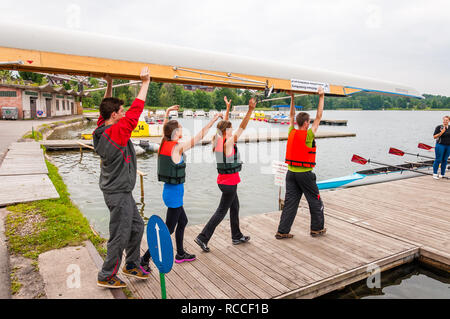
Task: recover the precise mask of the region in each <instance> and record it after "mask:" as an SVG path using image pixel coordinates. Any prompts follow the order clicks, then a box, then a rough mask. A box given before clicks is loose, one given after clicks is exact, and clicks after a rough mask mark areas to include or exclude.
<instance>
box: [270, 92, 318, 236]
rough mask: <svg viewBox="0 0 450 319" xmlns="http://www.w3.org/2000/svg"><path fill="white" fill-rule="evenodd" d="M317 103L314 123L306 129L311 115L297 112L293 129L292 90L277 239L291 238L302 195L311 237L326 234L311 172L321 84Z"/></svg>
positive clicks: (314, 159) (316, 189)
mask: <svg viewBox="0 0 450 319" xmlns="http://www.w3.org/2000/svg"><path fill="white" fill-rule="evenodd" d="M318 94H319V106H318V107H317V115H316V118H315V119H314V122H313V124H312V126H311V128H309V124H310V117H309V114H308V113H305V112H300V113H299V114H297V117H296V122H297V125H298V129H295V128H294V126H295V121H294V117H295V102H294V93H293V92H291V108H290V127H289V137H288V142H287V149H286V163H287V164H288V172H287V175H286V196H285V201H284V207H283V211H282V213H281V217H280V223H279V226H278V232H277V233H276V235H275V238H276V239H285V238H292V237H294V235H292V234H290V233H289V232H290V231H291V227H292V224H293V223H294V219H295V216H296V215H297V210H298V207H299V203H300V199H301V198H302V195H303V194H305V197H306V200H307V201H308V205H309V212H310V214H311V231H310V234H311V236H313V237H317V236H322V235H324V234H325V233H326V228H324V223H325V221H324V215H323V209H324V207H323V202H322V199H321V198H320V193H319V188H318V187H317V184H316V174H314V173H313V172H312V170H313V168H314V167H315V166H316V145H315V144H316V143H315V140H314V137H315V135H316V132H317V129H318V128H319V124H320V120H321V119H322V114H323V107H324V102H325V93H324V90H323V88H322V87H319V89H318Z"/></svg>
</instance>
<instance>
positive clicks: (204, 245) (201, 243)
mask: <svg viewBox="0 0 450 319" xmlns="http://www.w3.org/2000/svg"><path fill="white" fill-rule="evenodd" d="M194 241H195V243H196V244H197V245H199V246H200V248H201V249H202V250H203V251H204V252H205V253H208V252H209V248H208V246H207V245H206V243H205V242H203V241H202V240H201V239H200V238H198V237H197V238H195V239H194Z"/></svg>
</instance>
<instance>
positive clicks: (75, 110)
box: [0, 84, 87, 119]
mask: <svg viewBox="0 0 450 319" xmlns="http://www.w3.org/2000/svg"><path fill="white" fill-rule="evenodd" d="M86 95H87V93H78V92H75V91H74V90H69V91H67V90H65V89H64V88H62V87H61V88H53V87H52V86H51V85H50V84H44V85H41V86H31V85H17V84H0V117H1V114H2V110H1V109H2V107H16V108H17V109H18V118H19V119H36V118H47V117H54V116H65V115H72V114H82V112H83V109H82V107H81V103H80V102H79V100H80V99H79V98H78V97H82V96H86Z"/></svg>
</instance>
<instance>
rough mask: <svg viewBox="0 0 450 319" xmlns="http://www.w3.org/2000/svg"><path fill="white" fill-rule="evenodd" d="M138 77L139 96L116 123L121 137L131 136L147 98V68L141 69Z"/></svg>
mask: <svg viewBox="0 0 450 319" xmlns="http://www.w3.org/2000/svg"><path fill="white" fill-rule="evenodd" d="M140 77H141V80H142V86H141V89H140V91H139V94H138V96H137V98H136V99H135V100H134V101H133V103H132V104H131V107H130V108H129V109H128V111H127V112H126V113H125V116H124V117H122V118H121V119H120V120H119V122H118V124H119V127H120V130H121V131H122V134H123V136H128V135H130V136H131V132H132V131H133V130H134V129H135V128H136V126H137V124H138V122H139V117H140V116H141V114H142V111H143V110H144V106H145V99H146V97H147V90H148V87H149V84H150V71H149V69H148V67H144V68H142V70H141V74H140ZM128 138H129V136H128Z"/></svg>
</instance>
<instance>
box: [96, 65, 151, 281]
mask: <svg viewBox="0 0 450 319" xmlns="http://www.w3.org/2000/svg"><path fill="white" fill-rule="evenodd" d="M140 77H141V80H142V86H141V89H140V91H139V94H138V96H137V98H136V99H135V100H134V102H133V103H132V105H131V107H130V109H129V110H128V111H127V112H126V113H125V111H124V108H123V104H124V102H123V101H122V100H120V99H117V98H113V97H111V96H112V79H111V78H110V77H107V78H106V80H107V82H108V87H107V90H106V93H105V98H104V99H103V101H102V103H101V104H100V117H99V119H98V122H97V129H96V130H95V131H94V133H93V142H94V148H95V152H96V153H97V154H98V155H99V156H100V158H101V173H100V181H99V185H100V189H101V190H102V192H103V197H104V199H105V203H106V206H107V207H108V209H109V211H110V222H109V236H110V237H109V240H108V244H107V254H106V258H105V261H104V263H103V266H102V269H101V270H100V272H99V273H98V281H97V285H98V286H100V287H106V288H123V287H126V284H125V283H124V282H123V281H122V280H121V279H120V278H118V277H117V272H118V270H119V267H120V264H121V261H122V255H123V251H124V250H125V251H126V255H127V257H126V261H125V266H124V267H123V269H122V273H123V274H124V275H127V276H130V277H134V278H139V279H148V278H149V274H148V273H147V272H145V271H143V269H142V268H141V267H140V266H139V263H140V245H141V240H142V235H143V234H144V221H143V220H142V217H141V216H140V214H139V211H138V209H137V206H136V202H135V201H134V199H133V195H132V191H133V189H134V185H135V183H136V153H135V150H134V146H133V143H132V142H131V140H130V137H131V133H132V132H133V130H134V129H135V128H136V126H137V124H138V122H139V117H140V115H141V113H142V111H143V110H144V104H145V99H146V96H147V91H148V87H149V84H150V72H149V70H148V68H147V67H144V68H143V69H142V71H141V74H140Z"/></svg>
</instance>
